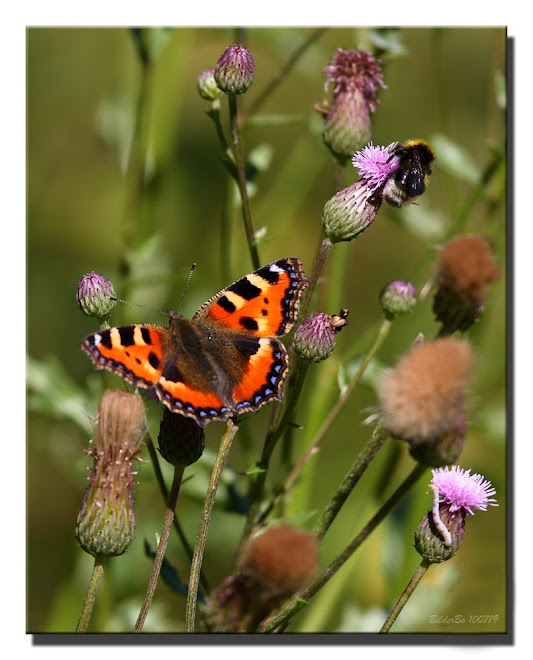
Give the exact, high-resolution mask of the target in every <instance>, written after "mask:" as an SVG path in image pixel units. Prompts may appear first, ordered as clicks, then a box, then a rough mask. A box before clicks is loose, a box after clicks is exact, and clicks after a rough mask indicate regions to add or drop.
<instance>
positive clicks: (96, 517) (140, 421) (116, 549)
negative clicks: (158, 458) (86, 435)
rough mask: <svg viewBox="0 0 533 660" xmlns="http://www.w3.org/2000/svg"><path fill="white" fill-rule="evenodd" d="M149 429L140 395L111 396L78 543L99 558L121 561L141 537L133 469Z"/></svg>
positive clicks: (99, 422)
mask: <svg viewBox="0 0 533 660" xmlns="http://www.w3.org/2000/svg"><path fill="white" fill-rule="evenodd" d="M145 428H146V420H145V416H144V404H143V401H142V399H141V397H140V396H139V395H138V394H129V393H127V392H118V391H113V390H107V391H106V392H105V393H104V395H103V397H102V400H101V402H100V405H99V407H98V413H97V416H96V420H95V422H94V447H93V448H91V449H89V450H88V452H87V453H88V455H89V456H92V458H93V459H94V466H93V469H92V471H91V474H90V476H89V488H88V489H87V491H86V492H85V497H84V498H83V504H82V507H81V510H80V512H79V514H78V519H77V522H76V538H77V539H78V542H79V544H80V545H81V547H82V548H83V549H84V550H85V552H88V553H89V554H91V555H93V556H95V557H107V556H117V555H121V554H123V553H124V552H126V550H128V548H129V547H130V545H131V543H132V541H133V535H134V532H135V513H134V509H133V477H134V475H135V474H136V473H135V472H133V470H132V463H133V461H134V460H136V459H137V456H138V453H139V451H140V448H141V440H142V436H143V434H144V431H145Z"/></svg>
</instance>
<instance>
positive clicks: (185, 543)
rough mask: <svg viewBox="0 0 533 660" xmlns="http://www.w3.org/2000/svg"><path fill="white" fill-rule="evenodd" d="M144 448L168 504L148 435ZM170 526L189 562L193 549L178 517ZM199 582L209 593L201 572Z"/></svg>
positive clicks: (154, 451) (165, 486)
mask: <svg viewBox="0 0 533 660" xmlns="http://www.w3.org/2000/svg"><path fill="white" fill-rule="evenodd" d="M146 446H147V448H148V453H149V454H150V460H151V464H152V467H153V468H154V472H155V478H156V481H157V484H158V486H159V490H160V491H161V495H162V496H163V499H164V501H165V503H166V502H168V488H167V485H166V483H165V480H164V478H163V473H162V472H161V467H160V465H159V458H158V455H157V451H156V448H155V445H154V441H153V440H152V438H151V436H150V434H147V436H146ZM172 524H173V525H174V529H175V530H176V533H177V535H178V537H179V539H180V541H181V544H182V545H183V549H184V550H185V552H186V554H187V556H188V557H189V560H190V561H192V557H193V548H192V546H191V544H190V543H189V541H188V539H187V537H186V536H185V532H184V531H183V527H182V526H181V525H180V522H179V520H178V517H177V516H176V514H175V513H174V519H173V521H172ZM200 582H201V585H202V587H203V588H204V590H205V591H206V592H208V591H209V584H208V582H207V578H206V577H205V575H204V573H203V571H202V572H201V573H200Z"/></svg>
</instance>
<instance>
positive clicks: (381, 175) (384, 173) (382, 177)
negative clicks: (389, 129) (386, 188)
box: [352, 142, 398, 192]
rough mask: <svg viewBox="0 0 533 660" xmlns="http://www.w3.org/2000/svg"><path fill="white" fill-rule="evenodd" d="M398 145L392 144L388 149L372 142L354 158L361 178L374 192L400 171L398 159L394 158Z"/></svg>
mask: <svg viewBox="0 0 533 660" xmlns="http://www.w3.org/2000/svg"><path fill="white" fill-rule="evenodd" d="M397 145H398V143H397V142H392V143H391V144H389V145H388V146H387V147H379V146H374V145H373V144H372V142H370V144H367V145H366V147H364V148H363V149H361V151H358V152H357V153H356V154H355V155H354V156H353V158H352V164H353V166H354V167H355V168H356V170H357V172H358V174H359V176H360V177H361V179H363V180H364V182H365V185H366V186H367V187H368V188H370V189H372V190H373V191H374V192H375V191H377V190H378V189H379V188H381V187H382V186H383V185H384V184H385V182H386V181H387V179H388V178H389V176H390V175H391V174H393V173H394V172H396V170H397V169H398V159H397V158H394V157H393V154H394V150H395V148H396V147H397Z"/></svg>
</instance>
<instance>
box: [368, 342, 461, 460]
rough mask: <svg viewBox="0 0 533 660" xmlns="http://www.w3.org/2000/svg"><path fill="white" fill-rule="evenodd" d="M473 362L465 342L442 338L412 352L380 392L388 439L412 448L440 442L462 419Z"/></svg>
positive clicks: (385, 377) (386, 378)
mask: <svg viewBox="0 0 533 660" xmlns="http://www.w3.org/2000/svg"><path fill="white" fill-rule="evenodd" d="M473 362H474V356H473V353H472V349H471V347H470V344H469V343H468V342H467V341H465V340H461V339H453V338H451V337H443V338H440V339H435V340H433V341H429V342H426V343H423V344H417V345H415V346H413V347H412V348H411V350H410V351H409V352H408V353H407V354H406V355H404V356H403V357H402V358H400V360H399V361H398V363H397V365H396V367H395V368H394V369H392V370H390V371H388V372H386V373H385V374H384V375H383V377H382V379H381V382H380V386H379V399H380V403H381V411H382V415H383V420H384V422H385V424H386V426H387V428H388V429H389V431H390V433H391V435H393V436H394V437H396V438H399V439H402V440H406V441H407V442H409V444H410V445H411V447H420V446H421V445H423V444H425V445H429V446H434V445H435V444H436V443H438V442H439V441H441V440H443V438H445V437H446V436H447V434H449V433H450V432H451V431H453V429H454V428H455V427H456V426H457V425H458V420H463V419H464V415H465V412H464V396H465V391H466V387H467V385H468V381H469V378H470V371H471V368H472V365H473ZM463 426H464V424H459V427H461V428H462V427H463ZM448 462H450V461H448ZM442 464H443V463H440V465H442Z"/></svg>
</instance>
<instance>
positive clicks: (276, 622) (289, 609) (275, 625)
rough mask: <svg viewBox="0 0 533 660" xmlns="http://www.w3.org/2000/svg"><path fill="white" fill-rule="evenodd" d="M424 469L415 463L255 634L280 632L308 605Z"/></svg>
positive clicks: (425, 468) (423, 466)
mask: <svg viewBox="0 0 533 660" xmlns="http://www.w3.org/2000/svg"><path fill="white" fill-rule="evenodd" d="M426 470H427V467H426V466H425V465H421V464H420V463H417V465H416V466H415V467H414V469H413V470H412V472H411V473H410V474H409V475H408V476H407V477H406V479H405V480H404V481H403V482H402V483H401V484H400V486H398V488H397V489H396V490H395V491H394V493H393V494H392V495H391V496H390V497H389V499H388V500H387V501H386V502H385V503H384V504H383V505H382V506H381V508H380V509H379V510H378V511H377V513H376V514H375V515H374V516H373V517H372V518H371V519H370V520H369V521H368V523H367V524H366V525H365V526H364V527H363V529H362V530H361V531H360V532H359V534H357V536H356V537H355V538H354V539H353V540H352V541H351V543H349V544H348V545H347V546H346V548H345V549H344V550H343V551H342V552H341V553H340V554H339V555H337V557H336V558H335V559H334V560H333V561H332V562H331V564H330V565H329V566H328V567H327V568H326V569H324V571H323V572H322V573H321V574H320V575H319V576H318V577H317V578H316V579H315V580H314V582H312V583H311V584H310V585H309V586H308V587H307V588H306V589H304V590H303V591H301V592H299V593H297V594H295V595H294V596H293V597H292V598H291V599H290V600H289V601H288V603H287V604H286V605H285V607H284V608H283V609H282V610H281V612H278V613H277V614H275V615H274V616H272V617H270V618H269V619H266V620H265V621H264V622H263V624H262V625H261V627H260V629H259V632H272V631H273V630H276V629H278V630H277V632H283V630H284V629H285V628H286V626H287V625H288V624H289V623H290V620H291V619H292V617H293V616H294V614H296V612H297V611H299V610H300V609H301V607H302V602H303V601H305V602H308V601H309V600H310V599H311V598H312V597H313V596H314V595H315V594H316V593H317V592H318V591H319V590H320V589H322V587H323V586H324V585H325V584H326V583H327V582H328V581H329V580H331V578H332V577H333V576H334V575H335V573H336V572H337V571H338V570H339V569H340V568H341V566H343V565H344V563H345V562H346V561H347V560H348V559H349V558H350V557H351V556H352V555H353V554H354V552H355V551H356V550H357V549H358V548H359V547H360V546H361V545H362V543H363V542H364V541H365V540H366V539H367V538H368V537H369V536H370V534H371V533H372V532H373V531H374V530H375V529H376V527H378V525H379V524H380V523H381V522H382V521H383V520H384V518H385V517H386V516H387V515H388V514H389V513H390V512H391V511H392V509H394V507H395V506H396V505H397V504H398V503H399V502H400V500H401V499H402V498H403V497H404V496H405V495H406V494H407V493H408V492H409V490H410V489H411V488H412V487H413V486H414V484H415V483H416V482H417V481H418V479H420V477H421V476H422V475H423V474H424V472H426Z"/></svg>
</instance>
